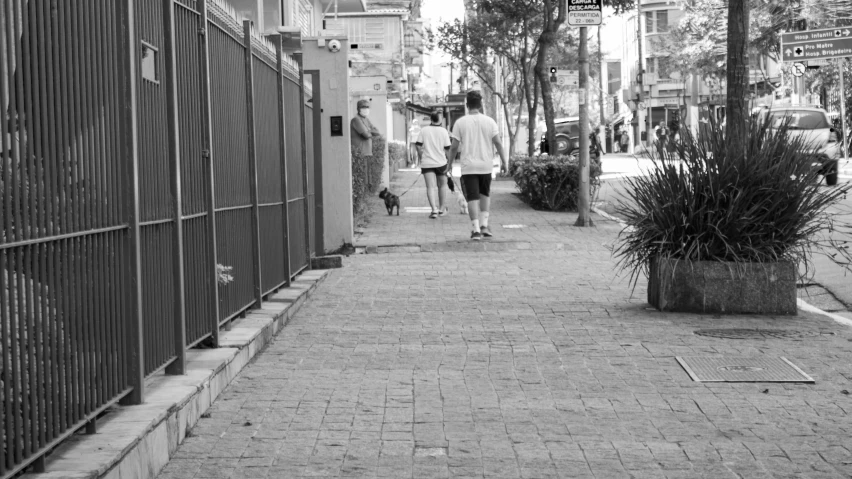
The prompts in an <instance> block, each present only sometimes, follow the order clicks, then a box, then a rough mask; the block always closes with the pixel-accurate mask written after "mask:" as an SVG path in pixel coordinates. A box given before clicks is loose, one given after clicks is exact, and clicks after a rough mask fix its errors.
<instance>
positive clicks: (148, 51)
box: [142, 42, 160, 83]
mask: <svg viewBox="0 0 852 479" xmlns="http://www.w3.org/2000/svg"><path fill="white" fill-rule="evenodd" d="M142 79H143V80H148V81H149V82H152V83H160V78H159V72H158V69H157V49H156V48H154V46H153V45H151V44H149V43H145V42H142Z"/></svg>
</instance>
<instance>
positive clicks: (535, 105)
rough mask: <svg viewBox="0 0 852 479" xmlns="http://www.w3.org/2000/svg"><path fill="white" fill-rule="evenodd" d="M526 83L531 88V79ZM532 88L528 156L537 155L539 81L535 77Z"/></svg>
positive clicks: (529, 103) (528, 125) (528, 126)
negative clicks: (536, 128) (536, 129)
mask: <svg viewBox="0 0 852 479" xmlns="http://www.w3.org/2000/svg"><path fill="white" fill-rule="evenodd" d="M526 83H527V88H529V81H527V82H526ZM532 88H533V94H532V98H530V99H528V100H527V142H528V144H527V156H533V155H535V142H536V140H537V138H536V135H535V125H536V123H537V121H536V120H537V118H536V113H537V112H538V81H537V80H536V79H535V77H533V79H532Z"/></svg>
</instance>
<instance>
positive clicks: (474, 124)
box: [448, 91, 509, 241]
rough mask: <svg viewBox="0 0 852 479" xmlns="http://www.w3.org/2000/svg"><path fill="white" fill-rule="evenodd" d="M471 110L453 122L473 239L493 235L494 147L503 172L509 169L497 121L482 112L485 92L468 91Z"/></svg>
mask: <svg viewBox="0 0 852 479" xmlns="http://www.w3.org/2000/svg"><path fill="white" fill-rule="evenodd" d="M465 103H466V104H467V109H468V114H467V115H465V116H463V117H461V118H459V119H458V120H457V121H456V123H455V124H454V125H453V133H452V135H451V138H452V142H453V143H452V146H451V147H450V158H449V160H450V162H449V166H448V169H449V171H452V164H453V161H454V160H455V158H456V153H458V152H460V153H461V155H460V156H459V161H460V162H461V174H462V176H461V181H462V187H463V188H462V190H463V191H464V194H465V197H466V198H465V199H467V206H468V216H469V217H470V224H471V229H472V231H471V234H470V239H471V240H473V241H478V240H481V239H482V238H483V237H485V238H491V236H492V234H491V228H489V226H488V220H489V217H490V214H491V173H492V170H493V161H494V150H495V149H496V150H497V153H498V154H499V155H500V173H501V174H502V173H506V172H508V171H509V163H508V161H507V159H506V153H505V152H504V151H503V142H502V141H500V132H499V129H498V127H497V122H495V121H494V120H493V119H492V118H490V117H488V116H486V115H485V114H484V113H483V112H482V95H481V94H480V93H479V92H478V91H471V92H468V93H467V97H466V99H465Z"/></svg>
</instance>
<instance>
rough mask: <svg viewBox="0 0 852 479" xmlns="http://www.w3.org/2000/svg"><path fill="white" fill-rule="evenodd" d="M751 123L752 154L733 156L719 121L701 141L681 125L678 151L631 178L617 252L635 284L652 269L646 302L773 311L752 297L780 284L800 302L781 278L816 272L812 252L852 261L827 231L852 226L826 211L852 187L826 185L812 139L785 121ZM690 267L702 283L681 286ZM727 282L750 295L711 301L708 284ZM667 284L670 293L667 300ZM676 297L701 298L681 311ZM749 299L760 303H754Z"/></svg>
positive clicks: (657, 156) (654, 153)
mask: <svg viewBox="0 0 852 479" xmlns="http://www.w3.org/2000/svg"><path fill="white" fill-rule="evenodd" d="M748 129H749V130H748V135H747V138H748V139H747V145H746V148H745V151H744V152H742V153H741V154H737V155H733V156H729V155H728V151H727V145H726V143H725V138H724V131H723V130H722V128H721V127H720V126H719V125H716V124H712V125H711V127H710V128H709V130H708V132H707V134H702V135H701V138H695V137H693V136H692V135H691V134H690V133H689V132H688V131H686V130H685V129H684V130H682V132H681V141H679V142H677V143H675V144H674V145H673V148H671V149H669V150H662V151H661V149H659V148H652V149H651V153H650V154H649V156H650V158H651V160H652V161H653V164H654V168H651V170H650V172H649V173H648V175H647V176H638V177H635V178H629V179H627V180H626V181H627V185H628V187H627V189H626V193H625V195H624V197H623V198H621V199H620V200H619V204H618V206H617V208H618V211H619V213H620V214H621V215H622V217H623V218H625V220H626V222H627V224H628V227H627V228H625V229H624V230H623V231H622V232H621V234H620V237H619V244H618V245H617V247H616V249H615V251H614V254H615V255H616V256H617V257H618V258H619V266H620V267H621V268H622V269H626V270H629V271H630V275H631V280H632V282H633V284H634V286H635V284H636V281H637V280H638V277H639V276H640V275H642V274H645V275H649V281H650V282H649V291H648V293H649V301H650V302H651V303H652V304H655V305H656V306H657V307H658V308H660V309H672V310H690V311H693V310H697V309H699V310H702V311H704V312H711V311H712V312H771V311H769V310H767V309H765V308H766V307H767V306H768V304H767V301H769V299H768V298H767V297H766V296H765V295H764V297H763V298H754V297H751V298H750V297H748V296H749V295H751V296H754V294H753V293H754V291H757V290H759V289H760V288H763V287H767V286H766V285H767V284H770V283H774V284H775V286H772V287H777V288H783V289H784V290H785V291H784V293H783V294H785V295H787V296H786V298H787V299H786V300H785V301H786V304H787V305H789V304H790V299H792V304H795V294H796V291H795V280H794V279H795V278H793V280H792V281H790V280H789V278H788V279H786V280H784V281H780V280H779V278H781V277H785V278H786V277H788V276H790V273H789V272H791V271H792V272H793V276H796V275H797V274H798V273H796V271H797V269H798V268H799V266H800V265H801V266H803V268H802V270H803V271H805V272H807V271H809V268H808V266H809V265H810V260H811V254H812V252H813V251H814V250H819V251H822V252H825V253H828V254H830V255H832V257H833V258H834V259H835V261H837V262H838V263H840V264H845V265H846V266H847V267H849V264H850V263H849V260H850V259H852V254H850V252H849V250H848V249H846V246H845V245H844V244H843V243H842V242H838V241H837V240H832V239H831V238H828V237H827V236H826V235H823V234H822V233H824V232H826V231H831V230H836V229H837V228H841V229H842V230H843V229H847V228H848V226H846V227H844V226H842V225H837V224H835V221H834V219H833V218H832V216H830V215H829V214H828V213H827V209H828V208H829V207H830V206H831V205H833V204H834V203H836V202H837V201H838V200H840V199H841V198H843V197H844V196H845V195H846V192H847V191H848V189H849V187H848V186H847V187H837V188H827V189H825V188H822V187H821V186H820V182H819V175H818V172H817V170H816V169H814V168H813V167H812V163H813V160H814V158H813V157H812V156H810V154H808V153H804V152H806V151H808V145H807V144H805V143H804V140H802V139H799V138H795V137H792V136H790V135H788V134H787V133H788V129H787V128H786V127H785V126H782V127H781V128H779V129H777V130H773V129H770V128H769V124H768V123H767V122H760V121H757V120H754V121H752V122H750V123H749V126H748ZM706 263H717V266H712V265H708V264H706ZM718 264H721V265H723V266H724V269H726V270H727V271H728V272H729V275H728V278H727V279H725V278H720V277H719V267H718ZM784 264H787V266H784ZM708 268H709V269H708ZM649 269H650V271H649ZM678 269H680V270H681V271H680V273H679V272H678ZM684 269H687V270H689V271H690V272H694V273H695V275H696V278H695V281H696V284H697V283H701V284H703V285H704V286H701V287H700V288H698V289H696V285H695V284H692V285H686V284H684V281H686V280H685V279H684V278H682V277H680V276H679V274H681V273H683V272H684V271H683V270H684ZM711 269H712V272H709V271H710V270H711ZM661 275H662V276H661ZM678 278H680V279H678ZM761 278H763V279H761ZM728 280H730V281H740V284H739V286H738V288H740V289H743V288H744V289H745V291H746V293H748V294H745V295H743V294H740V295H739V296H736V297H733V298H731V302H729V304H727V305H726V304H716V305H714V304H711V303H713V302H714V301H716V300H715V299H713V298H715V297H716V296H713V294H714V293H713V292H712V291H711V289H713V288H716V289H718V288H717V287H721V286H719V282H720V281H721V282H724V281H728ZM764 280H765V281H764ZM761 281H763V283H761V284H758V283H759V282H761ZM764 283H765V284H764ZM705 286H706V288H705ZM666 287H668V288H669V290H668V294H669V296H665V297H664V293H666V291H665V289H666ZM726 287H727V286H726ZM672 288H675V289H676V288H680V290H679V292H678V291H675V290H674V289H672ZM683 288H687V290H688V289H689V288H693V291H692V292H691V293H690V292H689V291H687V290H684V289H683ZM723 289H724V288H723ZM729 289H730V288H729ZM685 291H686V292H685ZM708 294H709V295H710V296H713V298H711V297H710V296H707V295H708ZM678 295H681V296H689V295H692V296H696V297H697V296H700V298H698V300H697V301H692V303H693V307H682V306H678V305H677V304H674V303H676V301H675V300H676V299H677V298H676V297H677V296H678ZM717 296H719V297H724V296H725V293H724V292H722V293H720V294H719V295H717ZM708 298H709V299H708ZM683 299H689V298H683ZM692 300H696V298H695V297H693V298H692ZM736 301H740V302H741V303H742V304H740V305H737V304H734V303H736ZM687 302H688V301H687ZM661 303H667V304H661ZM747 303H751V304H752V305H757V306H755V307H754V308H751V309H749V306H748V304H747ZM696 305H697V306H696ZM787 312H789V311H787ZM792 313H795V309H794V310H793V311H792Z"/></svg>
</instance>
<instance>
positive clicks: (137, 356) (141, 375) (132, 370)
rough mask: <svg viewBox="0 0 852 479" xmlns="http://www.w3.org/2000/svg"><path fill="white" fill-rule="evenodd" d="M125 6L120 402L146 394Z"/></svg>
mask: <svg viewBox="0 0 852 479" xmlns="http://www.w3.org/2000/svg"><path fill="white" fill-rule="evenodd" d="M120 7H121V9H122V11H121V13H120V15H121V21H122V30H121V33H122V47H123V50H124V52H125V55H120V58H123V64H122V70H123V75H122V80H123V81H122V90H123V91H122V97H123V98H122V100H121V101H122V103H123V105H124V111H123V113H124V114H123V115H122V119H121V121H122V127H123V145H122V150H123V152H124V156H125V162H124V166H125V169H124V171H123V173H124V174H123V181H124V191H125V192H127V195H128V197H129V198H128V201H127V204H126V208H127V209H126V211H125V214H126V217H127V223H128V225H130V228H129V231H128V248H127V258H126V260H125V261H124V263H125V264H126V266H125V267H124V268H122V269H124V271H123V273H124V274H123V275H122V276H123V280H125V281H127V283H126V284H125V285H124V288H123V289H124V292H125V294H127V304H128V309H129V313H130V314H129V315H128V316H127V322H128V324H127V338H126V340H127V358H126V360H127V383H128V386H130V387H132V388H133V390H132V391H131V392H130V394H128V395H127V396H125V397H124V398H123V399H122V400H121V403H122V404H125V405H133V404H142V401H143V400H144V398H145V358H144V355H145V347H144V345H143V341H144V338H145V335H144V323H143V318H144V316H143V311H142V251H141V244H140V239H139V238H140V228H139V218H140V212H139V148H138V142H139V138H138V135H137V130H136V122H137V118H136V115H137V112H138V106H137V104H136V88H137V83H136V61H137V56H136V55H137V50H138V46H139V42H138V41H137V38H136V28H135V18H134V15H133V12H134V11H135V10H134V9H135V2H134V0H126V1H124V2H121V3H120Z"/></svg>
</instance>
